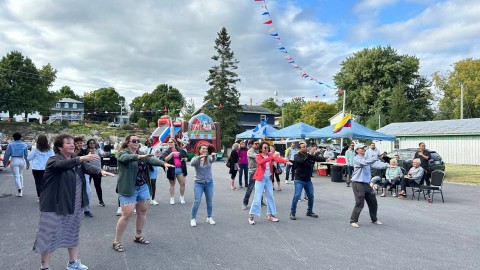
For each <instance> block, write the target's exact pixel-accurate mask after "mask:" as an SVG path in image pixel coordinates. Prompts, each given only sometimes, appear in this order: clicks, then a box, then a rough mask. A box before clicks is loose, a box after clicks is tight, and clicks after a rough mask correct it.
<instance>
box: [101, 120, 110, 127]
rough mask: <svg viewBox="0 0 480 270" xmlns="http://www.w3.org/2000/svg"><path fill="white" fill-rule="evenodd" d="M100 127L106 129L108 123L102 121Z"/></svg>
mask: <svg viewBox="0 0 480 270" xmlns="http://www.w3.org/2000/svg"><path fill="white" fill-rule="evenodd" d="M100 125H102V126H104V127H108V122H107V121H102V122H101V123H100Z"/></svg>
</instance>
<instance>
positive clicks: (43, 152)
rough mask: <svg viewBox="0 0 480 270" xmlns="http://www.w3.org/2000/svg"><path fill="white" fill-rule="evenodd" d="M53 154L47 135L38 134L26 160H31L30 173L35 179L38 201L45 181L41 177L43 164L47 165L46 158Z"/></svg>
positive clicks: (43, 168)
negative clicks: (33, 147)
mask: <svg viewBox="0 0 480 270" xmlns="http://www.w3.org/2000/svg"><path fill="white" fill-rule="evenodd" d="M53 155H55V153H54V152H53V149H52V147H50V144H49V143H48V139H47V136H45V135H43V134H41V135H38V137H37V145H36V148H35V149H33V150H32V151H31V152H30V154H28V158H27V160H28V161H32V174H33V178H34V179H35V188H36V189H37V197H38V201H40V193H42V189H43V185H44V183H45V181H44V179H43V175H44V173H45V166H46V165H47V160H48V159H49V158H50V157H51V156H53Z"/></svg>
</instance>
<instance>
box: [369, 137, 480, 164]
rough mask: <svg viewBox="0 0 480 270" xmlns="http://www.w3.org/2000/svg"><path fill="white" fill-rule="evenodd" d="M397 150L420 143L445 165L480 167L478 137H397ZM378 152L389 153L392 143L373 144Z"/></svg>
mask: <svg viewBox="0 0 480 270" xmlns="http://www.w3.org/2000/svg"><path fill="white" fill-rule="evenodd" d="M397 140H399V148H400V149H403V148H414V147H418V144H419V143H420V142H424V143H425V144H426V145H427V149H431V150H434V151H436V152H438V153H439V154H440V155H441V156H442V159H443V161H444V162H445V163H452V164H465V165H480V136H428V137H427V136H419V137H397ZM375 144H376V145H377V147H378V149H380V151H382V152H383V151H387V152H390V151H391V150H393V149H394V143H393V142H386V141H382V142H375Z"/></svg>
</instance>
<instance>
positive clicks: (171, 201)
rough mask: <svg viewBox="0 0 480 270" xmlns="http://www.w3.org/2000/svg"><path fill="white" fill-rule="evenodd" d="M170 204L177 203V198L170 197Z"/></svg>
mask: <svg viewBox="0 0 480 270" xmlns="http://www.w3.org/2000/svg"><path fill="white" fill-rule="evenodd" d="M170 204H171V205H174V204H175V199H174V198H173V197H171V198H170Z"/></svg>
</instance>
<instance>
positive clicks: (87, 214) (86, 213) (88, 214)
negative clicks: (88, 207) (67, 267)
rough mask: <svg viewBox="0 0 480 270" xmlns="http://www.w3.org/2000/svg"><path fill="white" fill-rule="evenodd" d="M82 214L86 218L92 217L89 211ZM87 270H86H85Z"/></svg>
mask: <svg viewBox="0 0 480 270" xmlns="http://www.w3.org/2000/svg"><path fill="white" fill-rule="evenodd" d="M83 214H84V215H85V216H86V217H93V214H92V212H90V211H85V212H83ZM73 269H75V268H73ZM80 269H81V268H80ZM87 269H88V268H87Z"/></svg>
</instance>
